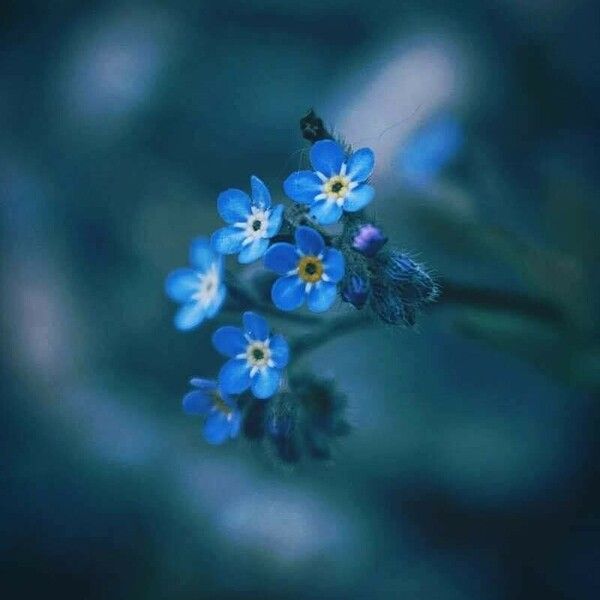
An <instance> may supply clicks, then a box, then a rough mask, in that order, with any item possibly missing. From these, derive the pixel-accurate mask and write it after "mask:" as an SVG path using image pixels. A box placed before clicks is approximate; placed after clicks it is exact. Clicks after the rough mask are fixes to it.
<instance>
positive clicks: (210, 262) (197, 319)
mask: <svg viewBox="0 0 600 600" xmlns="http://www.w3.org/2000/svg"><path fill="white" fill-rule="evenodd" d="M190 264H191V266H192V268H191V269H177V270H175V271H173V272H172V273H171V274H170V275H169V276H168V277H167V280H166V281H165V291H166V293H167V296H169V298H171V300H174V301H175V302H178V303H180V304H183V306H182V307H181V308H180V309H179V310H178V311H177V313H176V314H175V327H177V329H181V330H184V331H185V330H188V329H193V328H194V327H197V326H198V325H200V323H202V321H204V319H205V318H207V319H210V318H212V317H214V316H215V315H216V314H217V312H219V309H220V308H221V306H222V304H223V301H224V300H225V295H226V288H225V285H224V284H223V258H222V256H221V255H220V254H217V253H216V252H214V251H213V250H212V249H211V247H210V241H209V239H208V238H206V237H199V238H197V239H195V240H194V241H193V242H192V244H191V246H190Z"/></svg>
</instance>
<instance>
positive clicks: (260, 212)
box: [211, 175, 283, 264]
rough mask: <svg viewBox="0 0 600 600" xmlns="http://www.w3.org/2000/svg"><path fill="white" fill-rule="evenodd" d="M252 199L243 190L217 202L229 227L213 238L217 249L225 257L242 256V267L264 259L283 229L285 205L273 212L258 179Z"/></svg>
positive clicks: (252, 183)
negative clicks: (278, 233) (231, 255)
mask: <svg viewBox="0 0 600 600" xmlns="http://www.w3.org/2000/svg"><path fill="white" fill-rule="evenodd" d="M250 186H251V188H252V198H250V197H249V196H248V194H246V193H245V192H242V190H236V189H229V190H226V191H224V192H222V193H221V194H219V197H218V199H217V208H218V210H219V214H220V215H221V217H222V218H223V220H224V221H225V222H226V223H228V224H229V226H228V227H223V228H221V229H219V230H217V231H215V233H213V235H212V239H211V243H212V245H213V248H214V249H215V250H217V251H218V252H220V253H221V254H238V261H239V262H240V263H242V264H246V263H251V262H253V261H255V260H256V259H258V258H260V257H261V256H262V255H263V254H264V253H265V252H266V250H267V247H268V246H269V239H270V238H272V237H273V236H274V235H276V234H277V232H278V231H279V229H280V228H281V220H282V217H283V205H282V204H278V205H277V206H275V207H274V208H271V194H270V193H269V190H268V189H267V186H266V185H265V184H264V183H263V182H262V181H261V180H260V179H259V178H258V177H255V176H254V175H253V176H252V177H251V178H250Z"/></svg>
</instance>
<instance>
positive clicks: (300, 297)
mask: <svg viewBox="0 0 600 600" xmlns="http://www.w3.org/2000/svg"><path fill="white" fill-rule="evenodd" d="M295 236H296V245H295V246H294V245H292V244H288V243H285V242H279V243H277V244H273V245H272V246H271V247H270V248H269V250H268V251H267V253H266V254H265V258H264V263H265V266H266V267H267V268H268V269H271V270H273V271H275V272H276V273H277V274H279V275H282V277H280V278H279V279H277V281H275V283H274V284H273V287H272V288H271V298H272V299H273V303H274V304H275V306H277V308H279V309H281V310H294V309H296V308H299V307H300V306H302V304H303V303H304V300H305V299H306V300H307V303H308V308H309V309H310V310H312V311H313V312H322V311H324V310H327V309H328V308H329V307H330V306H331V305H332V304H333V302H334V300H335V296H336V290H337V285H336V284H337V283H338V282H339V281H340V280H341V279H342V277H343V276H344V256H343V254H342V253H341V252H340V251H339V250H336V249H335V248H327V247H325V242H324V241H323V238H322V237H321V235H320V234H319V233H318V232H317V231H315V230H314V229H312V228H311V227H304V226H301V227H297V228H296V233H295Z"/></svg>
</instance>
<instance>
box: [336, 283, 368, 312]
mask: <svg viewBox="0 0 600 600" xmlns="http://www.w3.org/2000/svg"><path fill="white" fill-rule="evenodd" d="M368 297H369V284H368V283H367V282H366V281H365V280H364V279H363V278H362V277H359V276H358V275H352V277H351V278H350V279H349V280H348V281H347V282H346V285H345V286H344V288H343V289H342V299H343V300H344V302H349V303H350V304H353V305H354V306H355V307H356V308H362V307H363V306H364V305H365V303H366V302H367V299H368Z"/></svg>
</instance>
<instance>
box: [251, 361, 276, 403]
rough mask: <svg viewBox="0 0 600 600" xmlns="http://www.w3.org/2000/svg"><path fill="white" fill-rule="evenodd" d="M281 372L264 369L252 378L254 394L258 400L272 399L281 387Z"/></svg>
mask: <svg viewBox="0 0 600 600" xmlns="http://www.w3.org/2000/svg"><path fill="white" fill-rule="evenodd" d="M280 379H281V371H279V370H278V369H269V368H266V369H263V370H262V371H259V372H258V373H257V374H256V375H255V376H254V377H253V378H252V393H253V394H254V396H255V397H256V398H259V399H260V400H265V399H266V398H270V397H271V396H272V395H273V394H274V393H275V392H276V391H277V388H278V387H279V381H280Z"/></svg>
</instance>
